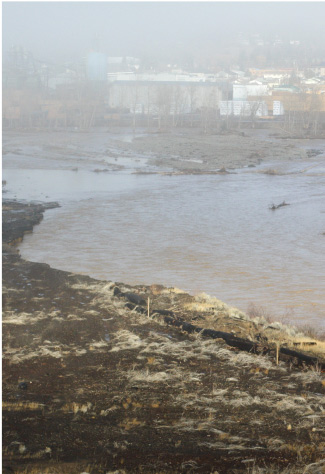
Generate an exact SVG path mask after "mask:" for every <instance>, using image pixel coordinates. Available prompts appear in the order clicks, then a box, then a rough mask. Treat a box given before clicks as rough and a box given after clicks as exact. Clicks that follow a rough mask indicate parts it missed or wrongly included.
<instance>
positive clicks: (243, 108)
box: [220, 100, 268, 117]
mask: <svg viewBox="0 0 325 474" xmlns="http://www.w3.org/2000/svg"><path fill="white" fill-rule="evenodd" d="M220 115H221V116H230V115H233V116H235V117H267V116H268V107H267V105H266V102H265V101H264V100H261V101H258V100H250V101H249V100H224V101H221V102H220Z"/></svg>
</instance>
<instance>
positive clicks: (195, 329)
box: [115, 289, 325, 371]
mask: <svg viewBox="0 0 325 474" xmlns="http://www.w3.org/2000/svg"><path fill="white" fill-rule="evenodd" d="M115 294H116V296H117V297H124V298H126V299H127V300H128V302H127V303H126V304H125V306H126V307H127V308H128V309H130V310H131V311H137V312H139V313H141V314H147V311H148V310H147V308H144V307H143V306H144V305H147V302H146V301H145V300H144V299H143V298H141V296H139V295H137V294H135V293H131V292H127V293H122V292H121V291H120V290H119V289H118V290H117V291H116V292H115ZM150 313H151V314H152V317H153V318H155V317H157V316H158V317H162V318H163V320H164V322H165V323H166V324H168V325H170V326H175V327H178V328H180V329H182V330H183V331H186V332H187V333H190V334H191V333H197V334H201V335H202V336H204V337H209V338H211V339H222V340H224V341H225V342H226V344H228V346H231V347H236V348H237V349H240V350H242V351H246V352H251V353H253V354H261V355H266V354H270V353H272V352H275V348H274V346H273V345H272V344H269V343H267V342H266V341H263V342H258V341H250V340H249V339H244V338H241V337H237V336H234V334H232V333H229V332H224V331H216V330H214V329H205V328H201V327H199V326H194V325H193V324H191V323H187V322H186V321H184V320H183V319H181V318H180V317H178V316H175V314H174V312H173V311H170V310H165V309H152V310H151V311H150ZM281 354H282V355H284V356H286V357H285V359H286V360H287V357H289V358H291V359H295V360H296V361H297V362H298V364H299V365H304V364H305V365H310V366H316V367H318V368H319V369H320V370H322V371H325V363H323V362H321V361H320V360H319V359H318V358H317V357H312V356H309V355H307V354H304V353H303V352H298V351H295V350H292V349H288V348H287V347H280V349H279V356H280V355H281Z"/></svg>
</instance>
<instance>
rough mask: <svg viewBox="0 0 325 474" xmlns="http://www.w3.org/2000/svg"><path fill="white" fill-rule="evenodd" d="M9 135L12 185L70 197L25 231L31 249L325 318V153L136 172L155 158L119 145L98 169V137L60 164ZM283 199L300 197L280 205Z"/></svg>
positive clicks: (316, 320)
mask: <svg viewBox="0 0 325 474" xmlns="http://www.w3.org/2000/svg"><path fill="white" fill-rule="evenodd" d="M4 141H5V145H6V146H8V148H9V152H7V153H6V154H5V155H4V157H3V178H2V179H4V180H6V181H7V184H6V185H5V190H6V193H5V194H4V197H8V198H13V197H16V198H17V199H24V200H38V201H58V202H59V203H60V204H61V207H60V208H58V209H54V210H49V211H47V212H46V213H45V216H44V220H43V221H42V223H41V224H40V225H39V226H37V227H35V228H34V232H33V233H32V234H29V235H26V236H25V238H24V240H23V242H22V244H21V245H20V250H21V253H22V256H23V257H24V258H26V259H29V260H32V261H38V262H46V263H49V264H50V265H51V266H53V267H55V268H58V269H63V270H68V271H72V272H78V273H83V274H88V275H90V276H92V277H95V278H99V279H107V280H114V281H122V282H126V283H130V284H141V283H144V284H151V283H161V284H164V285H167V286H176V287H179V288H181V289H183V290H186V291H188V292H190V293H192V294H196V293H199V292H203V291H204V292H206V293H208V294H210V295H213V296H216V297H217V298H219V299H221V300H223V301H225V302H226V303H228V304H230V305H233V306H237V307H239V308H240V309H242V310H244V311H245V310H247V308H248V306H249V304H250V303H254V304H256V305H259V306H263V307H264V308H265V310H267V311H268V312H270V313H272V314H273V315H274V317H276V318H283V319H285V320H286V321H291V322H296V323H301V324H312V325H316V326H318V327H320V326H321V327H323V328H325V291H324V286H325V276H324V274H325V235H324V233H325V186H324V185H325V166H324V155H319V156H317V157H315V158H313V160H312V161H310V160H309V161H308V163H304V162H299V163H295V162H290V163H289V162H288V163H287V162H283V163H282V164H281V166H282V169H283V170H285V173H286V174H283V175H269V174H263V173H259V172H258V171H261V170H263V169H268V168H269V167H271V166H272V163H265V162H263V163H262V164H261V165H260V166H258V167H257V168H243V169H242V170H238V172H236V173H235V174H225V175H183V176H182V175H181V176H168V175H167V176H165V175H159V174H148V175H142V174H134V173H133V172H134V170H135V169H138V168H139V167H140V168H141V166H143V167H144V168H145V167H146V166H147V165H146V159H145V157H144V156H140V155H136V154H135V153H133V154H132V153H131V154H129V155H127V156H126V155H125V156H124V158H123V160H124V161H123V162H121V159H119V158H120V157H119V156H118V151H117V152H116V154H117V158H116V156H115V155H114V156H115V158H113V157H111V159H110V160H107V163H108V165H109V166H108V169H107V170H106V168H105V171H104V168H103V164H102V165H101V166H102V169H101V172H98V170H97V171H96V172H95V171H94V170H95V169H96V166H97V165H96V164H94V163H95V161H96V160H97V159H98V155H100V153H101V152H102V145H101V144H100V142H99V145H98V153H95V152H96V146H97V145H96V140H95V141H94V140H92V144H91V146H92V150H93V152H94V153H93V156H88V155H87V153H85V157H84V159H83V161H82V163H81V164H80V162H79V165H78V168H74V169H73V166H74V164H75V162H74V160H73V159H74V157H75V156H79V155H80V154H79V151H80V150H79V151H78V149H73V150H72V152H71V153H72V155H71V156H72V158H71V159H69V157H66V160H65V166H57V167H56V166H55V162H56V161H55V160H56V159H57V156H55V153H54V152H53V153H52V154H51V153H49V155H48V161H47V162H48V163H50V162H51V160H52V162H53V163H54V165H52V166H48V167H44V166H42V167H41V166H40V160H41V159H43V160H44V156H43V155H42V150H41V149H39V148H37V146H34V145H33V147H31V146H30V145H26V147H25V148H24V146H23V145H22V146H21V147H20V148H19V150H17V149H15V148H14V147H13V146H12V142H10V143H9V142H8V141H7V142H6V140H4ZM10 147H11V148H10ZM43 151H44V150H43ZM70 151H71V150H70ZM41 155H42V156H41ZM94 157H95V158H94ZM43 163H44V161H43ZM117 165H121V166H120V168H119V167H118V166H117ZM40 168H42V169H40ZM55 168H57V169H55ZM307 168H308V169H307ZM146 169H147V168H146ZM306 169H307V171H306ZM308 170H309V171H308ZM301 171H304V172H301ZM288 173H289V174H288ZM290 173H293V174H290ZM283 201H285V202H286V203H289V204H290V205H289V206H283V207H281V208H279V209H277V210H276V211H271V210H270V209H269V207H270V205H271V204H272V203H275V204H279V203H281V202H283Z"/></svg>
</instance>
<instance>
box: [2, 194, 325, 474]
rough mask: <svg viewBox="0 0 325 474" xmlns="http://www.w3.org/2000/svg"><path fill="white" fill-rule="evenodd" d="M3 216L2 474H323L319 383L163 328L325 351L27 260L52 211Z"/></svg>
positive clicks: (171, 297)
mask: <svg viewBox="0 0 325 474" xmlns="http://www.w3.org/2000/svg"><path fill="white" fill-rule="evenodd" d="M3 205H4V209H3V232H4V233H3V356H4V361H3V446H4V451H3V452H4V454H3V466H4V472H16V473H20V472H24V473H26V472H30V473H33V472H39V471H40V470H41V472H44V473H45V472H51V473H62V472H67V473H70V472H71V473H77V472H89V473H93V474H95V473H100V474H101V473H107V472H120V473H124V472H125V473H134V472H144V473H158V472H164V473H165V472H166V473H169V472H170V473H177V472H179V473H181V472H182V473H188V472H201V473H210V472H218V473H219V474H226V473H227V474H230V473H232V474H236V473H237V474H239V473H240V474H242V473H248V472H249V473H251V472H254V473H264V474H266V473H267V474H271V473H278V472H282V471H283V472H284V470H285V469H286V468H288V469H289V470H286V471H285V472H292V473H297V472H305V473H306V474H307V473H308V474H316V473H317V474H318V473H320V472H323V471H322V469H323V468H324V464H323V463H322V461H321V460H322V459H323V457H324V449H325V445H324V442H323V424H324V408H325V405H324V393H325V383H324V377H323V374H322V373H321V370H319V369H317V367H314V368H308V367H307V366H305V367H299V366H297V365H296V360H295V358H292V357H289V358H288V357H287V356H284V355H283V356H282V355H280V363H279V365H276V361H275V354H274V353H273V352H271V353H269V354H268V355H266V356H262V355H261V354H260V355H258V354H250V353H247V352H245V351H244V352H243V351H241V350H239V349H238V348H236V347H234V346H229V345H228V344H227V343H226V342H225V340H224V339H222V338H218V339H211V338H209V337H205V336H204V335H203V334H204V333H202V332H201V335H200V334H199V333H193V334H189V333H187V332H186V331H185V330H183V331H180V329H179V328H177V327H174V326H170V325H166V322H165V320H164V316H166V315H170V314H171V315H172V316H173V318H181V319H182V320H183V321H185V322H187V323H189V324H192V325H195V326H200V327H201V328H210V329H215V330H219V331H224V332H226V333H232V334H233V335H234V336H236V337H241V338H245V339H248V340H251V341H254V340H256V341H259V344H261V345H262V346H263V345H265V344H274V345H276V343H280V344H281V345H283V346H284V345H285V344H286V345H287V347H293V348H295V349H297V347H298V348H299V349H300V350H303V352H305V353H306V354H308V353H309V354H314V355H315V354H316V353H317V354H318V356H321V359H322V351H323V346H322V344H321V343H319V344H312V345H310V343H313V342H316V341H313V340H312V339H311V338H306V337H304V336H303V335H302V334H301V333H300V332H299V331H297V330H295V329H293V328H288V327H285V326H283V325H281V324H279V323H274V322H271V321H267V320H266V319H265V318H263V317H262V316H261V315H257V314H256V315H254V316H253V317H252V318H249V317H248V316H247V315H245V314H244V313H243V312H241V311H239V310H236V309H234V308H230V307H228V306H227V305H226V304H224V303H222V302H221V301H219V300H216V299H215V298H210V297H208V296H207V295H204V294H201V295H198V296H196V297H194V296H190V295H188V294H186V293H184V292H182V291H181V290H177V289H176V288H166V287H164V286H161V285H151V286H143V285H141V286H140V285H138V286H133V287H131V286H129V285H126V284H123V283H115V282H109V281H101V280H96V279H93V278H90V277H87V276H84V275H78V274H74V273H71V272H65V271H60V270H55V269H53V268H51V267H50V266H49V265H47V264H40V263H33V262H29V261H26V260H24V259H22V258H21V257H20V255H19V253H18V252H17V250H16V248H15V247H14V246H12V242H17V241H19V239H21V238H22V237H23V235H24V233H25V232H26V231H30V230H31V226H33V225H35V224H36V223H37V222H40V220H41V218H42V215H43V212H45V211H46V209H47V208H53V207H54V204H53V203H52V204H50V205H49V204H48V205H45V206H44V205H42V204H38V205H33V204H27V203H25V204H24V203H19V202H17V201H4V203H3ZM46 212H48V213H50V212H52V211H51V210H47V211H46ZM148 298H149V308H148ZM148 309H149V317H148ZM308 343H309V344H308ZM311 350H312V351H315V350H316V352H310V351H311ZM322 466H323V467H322ZM10 469H11V471H10Z"/></svg>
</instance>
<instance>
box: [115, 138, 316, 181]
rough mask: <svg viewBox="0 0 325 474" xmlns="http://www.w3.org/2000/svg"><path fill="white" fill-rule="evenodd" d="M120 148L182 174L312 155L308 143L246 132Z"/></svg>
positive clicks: (143, 140) (136, 141) (145, 140)
mask: <svg viewBox="0 0 325 474" xmlns="http://www.w3.org/2000/svg"><path fill="white" fill-rule="evenodd" d="M115 143H116V145H117V146H118V147H119V148H120V149H127V150H132V151H133V152H136V153H143V154H147V156H148V158H149V163H150V164H153V165H155V166H157V167H163V168H165V167H168V168H171V169H173V170H176V171H182V172H186V171H187V172H189V173H194V172H200V173H203V172H211V171H218V170H222V169H230V170H231V169H236V168H242V167H255V166H257V165H259V164H260V163H261V162H262V161H274V162H277V161H281V160H282V161H284V160H288V161H290V160H292V161H300V160H302V161H303V160H306V159H307V158H308V156H309V155H308V152H307V151H306V150H304V149H303V148H301V147H299V146H297V145H300V146H301V145H302V144H304V143H306V141H304V140H300V141H299V143H297V140H296V141H295V140H290V139H289V140H283V139H257V138H254V137H252V136H247V135H246V134H245V133H244V132H243V133H227V134H218V135H217V134H215V135H202V134H199V133H197V132H195V133H193V132H192V133H191V132H190V131H188V130H187V131H183V132H174V133H173V132H170V133H165V134H164V133H162V134H160V133H156V134H147V135H145V136H140V137H136V138H135V139H134V140H133V141H132V142H131V143H127V144H126V143H125V142H122V141H118V140H115Z"/></svg>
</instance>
